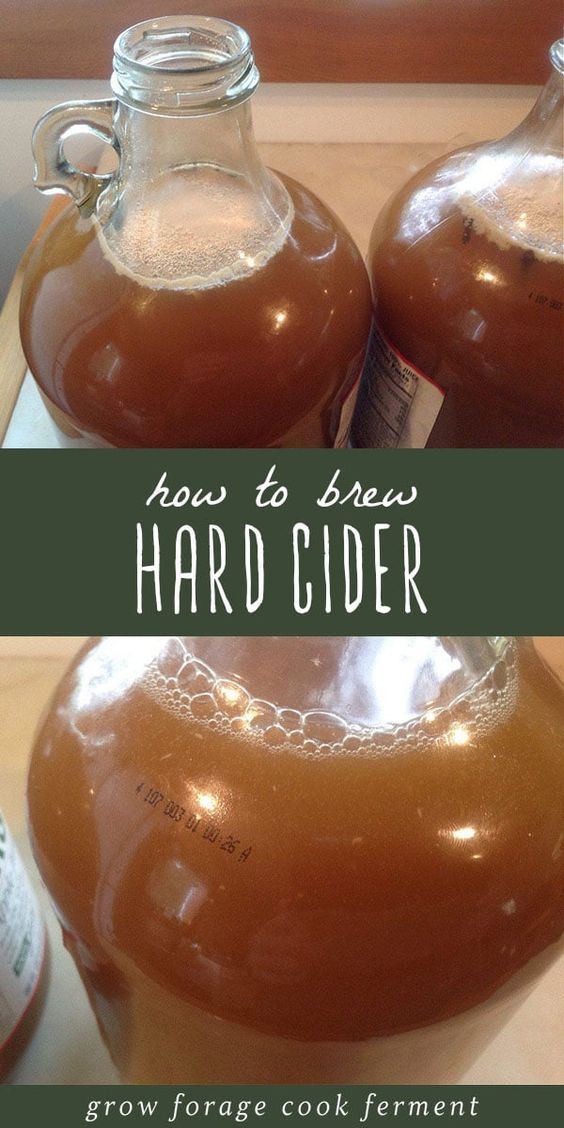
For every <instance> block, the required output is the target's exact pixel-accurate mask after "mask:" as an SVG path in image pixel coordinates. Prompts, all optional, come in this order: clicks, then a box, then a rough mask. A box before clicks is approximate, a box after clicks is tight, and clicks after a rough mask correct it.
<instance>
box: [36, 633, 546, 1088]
mask: <svg viewBox="0 0 564 1128" xmlns="http://www.w3.org/2000/svg"><path fill="white" fill-rule="evenodd" d="M113 641H114V642H115V641H116V640H113ZM196 641H197V649H198V653H199V654H200V657H203V658H204V659H205V662H206V663H207V664H208V665H207V666H205V667H201V666H199V665H198V662H196V663H194V662H193V661H191V660H190V661H189V662H188V663H187V664H185V665H184V666H182V668H181V660H180V659H179V658H178V653H179V651H178V650H177V651H175V650H174V648H172V649H169V650H168V651H167V650H164V651H162V652H161V654H160V655H159V656H158V658H157V659H156V662H155V663H153V666H152V673H151V675H150V676H149V677H146V676H145V675H144V674H143V673H142V672H141V666H139V667H138V670H139V672H136V668H135V667H136V663H139V662H140V655H139V640H131V644H130V651H129V657H128V651H127V648H125V649H124V646H123V644H122V646H121V650H120V652H119V653H117V652H114V656H113V657H112V656H111V651H112V645H113V642H110V643H108V642H107V643H105V644H102V646H101V648H100V647H99V644H93V645H90V646H89V648H88V649H87V651H86V652H85V656H84V657H83V660H82V665H80V666H79V667H78V669H77V670H75V671H71V673H70V674H69V675H68V677H67V679H66V681H65V682H64V683H63V685H62V687H61V689H60V690H59V692H58V695H57V698H56V700H55V703H54V705H53V708H52V710H51V712H50V715H49V716H48V717H47V719H46V721H45V723H44V725H43V728H42V730H41V732H40V733H39V736H38V739H37V742H36V746H35V750H34V755H33V760H32V765H31V772H30V780H29V810H30V819H31V826H32V833H33V839H34V848H35V852H36V857H37V859H38V862H39V865H40V868H41V870H42V873H43V876H44V879H45V881H46V882H47V884H48V886H49V888H50V890H51V893H52V895H53V898H54V901H55V905H56V907H57V909H58V912H59V914H60V916H61V919H62V920H63V921H64V928H65V936H66V941H67V944H68V946H69V948H70V950H71V952H72V953H73V956H74V958H75V960H76V962H77V966H78V968H79V970H80V972H81V975H82V977H83V980H84V982H85V984H86V986H87V989H88V992H89V995H90V998H91V1001H92V1004H93V1007H94V1009H95V1011H96V1013H97V1016H98V1019H99V1022H100V1024H101V1029H102V1032H103V1034H104V1037H105V1039H106V1041H107V1042H108V1044H109V1046H110V1049H111V1052H112V1054H113V1056H114V1059H115V1060H116V1062H117V1064H118V1066H119V1068H120V1071H121V1073H122V1075H123V1076H124V1078H126V1079H127V1080H130V1081H137V1082H162V1083H165V1082H167V1083H173V1082H180V1081H183V1082H185V1081H186V1080H192V1081H198V1082H210V1081H240V1082H243V1081H269V1082H282V1081H300V1082H319V1081H332V1082H345V1081H352V1082H354V1081H358V1080H364V1081H368V1082H370V1081H372V1082H374V1081H380V1082H381V1081H383V1080H389V1079H394V1078H395V1080H396V1081H403V1082H406V1081H409V1080H410V1078H414V1079H415V1080H418V1081H422V1080H427V1081H430V1082H436V1083H438V1082H441V1081H444V1080H446V1079H451V1078H456V1076H457V1070H458V1071H459V1070H460V1063H461V1060H462V1058H463V1056H464V1053H465V1052H466V1051H467V1043H468V1041H469V1040H470V1042H472V1044H474V1043H475V1042H476V1038H477V1037H478V1039H479V1037H480V1036H481V1037H482V1038H483V1033H484V1031H483V1029H482V1027H483V1026H484V1024H485V1026H486V1027H488V1029H490V1028H491V1022H492V1021H494V1025H495V1022H499V1021H500V1020H499V1013H501V1011H500V1006H499V1001H500V998H501V996H502V995H503V991H504V990H505V991H507V990H508V989H509V990H510V993H511V990H512V989H513V987H514V986H515V984H516V983H517V982H518V979H519V977H518V976H517V977H516V973H518V972H519V973H520V975H521V977H523V976H525V978H527V977H531V976H532V975H533V974H536V972H537V971H538V966H537V965H535V963H534V960H533V957H536V958H537V960H541V962H542V961H543V960H545V959H551V958H553V956H554V955H555V953H556V950H557V949H556V947H555V942H556V941H558V940H559V939H560V938H561V935H562V932H563V930H564V852H563V850H562V842H563V835H564V760H563V757H562V733H563V731H564V703H563V696H562V692H561V689H560V687H558V685H557V683H556V682H555V681H554V680H553V679H552V677H551V676H550V675H549V674H548V673H547V671H546V669H545V668H544V667H543V665H542V664H541V663H540V661H539V659H538V658H537V657H536V655H535V654H534V652H533V650H532V647H530V646H529V645H528V644H525V643H523V644H520V645H519V647H518V648H517V654H515V653H514V652H513V651H511V653H508V654H507V655H506V657H505V658H504V659H503V660H502V661H501V662H499V663H497V664H496V665H495V667H494V668H493V670H492V671H490V673H489V674H488V676H487V678H485V679H482V680H481V681H480V682H479V684H476V685H475V686H472V687H471V688H469V689H468V691H467V692H464V693H463V694H462V695H457V696H456V699H455V701H454V703H453V704H451V705H450V706H448V707H443V704H444V694H443V691H442V690H441V692H440V693H439V694H438V695H436V702H437V704H436V706H433V707H432V708H430V709H429V708H427V707H425V712H424V713H421V712H420V713H419V717H418V718H417V717H416V718H415V719H412V720H410V721H409V722H408V723H407V724H406V725H403V726H400V727H396V728H390V727H389V726H388V725H386V724H379V723H378V725H377V727H376V728H375V727H374V724H376V722H377V721H378V722H379V721H380V720H381V716H382V708H384V709H385V708H386V705H385V704H384V706H381V705H377V703H375V701H373V700H372V699H371V693H372V690H371V688H370V687H371V684H372V682H371V676H372V675H371V672H370V671H371V670H373V669H375V668H376V667H375V665H374V663H377V662H378V661H379V654H381V653H383V652H382V650H381V648H380V650H379V649H378V647H377V646H375V640H370V639H356V640H343V639H324V640H310V639H301V640H300V639H297V640H296V639H278V640H276V648H277V656H276V666H277V669H276V675H275V676H274V675H273V673H272V666H273V640H256V639H254V640H250V641H249V642H248V640H245V639H236V640H196ZM150 642H151V644H152V645H154V646H156V645H159V644H158V640H157V642H155V640H150ZM316 646H317V649H316ZM104 647H105V649H104ZM315 662H317V663H318V664H317V665H315ZM417 662H420V666H419V673H418V674H417V678H418V681H417V684H418V686H419V689H418V691H417V692H418V694H419V695H420V694H421V692H424V690H425V685H426V679H427V680H428V679H429V677H430V675H429V673H428V671H429V669H430V666H429V664H428V663H427V657H426V656H424V658H423V659H422V660H420V659H419V658H418V657H417V656H416V657H415V658H414V660H413V668H414V669H415V667H416V665H417ZM210 668H211V670H212V672H213V670H217V669H218V668H219V670H220V673H222V674H227V676H228V678H229V680H228V681H225V680H222V678H217V677H215V675H213V673H212V680H211V681H210V675H209V670H210ZM380 668H383V667H382V664H381V663H380ZM404 668H405V670H406V684H407V680H408V679H409V677H410V676H411V675H410V672H409V671H408V669H407V667H404ZM234 670H239V671H244V682H240V681H235V682H234V681H233V677H232V672H233V671H234ZM281 670H283V681H282V682H281V681H280V674H281ZM202 671H203V672H202ZM328 672H329V675H330V676H329V681H327V674H328ZM318 674H319V684H321V678H323V679H325V680H324V684H325V685H326V686H327V685H328V687H329V688H328V690H327V691H323V694H320V693H317V692H316V689H315V678H316V677H317V676H318ZM240 676H241V677H242V675H240ZM382 676H384V674H382ZM449 676H450V675H449ZM312 678H313V681H312V680H311V679H312ZM275 682H276V683H277V684H276V685H275V684H274V683H275ZM241 684H244V686H245V687H246V688H244V689H241V688H240V686H241ZM306 684H309V685H310V686H312V692H311V693H309V692H308V694H306V693H305V691H304V688H303V687H304V685H306ZM88 687H90V688H88ZM421 687H423V689H421ZM447 690H448V685H447ZM238 694H239V696H238ZM393 694H394V690H393V688H390V687H387V688H386V692H385V694H384V698H383V699H384V700H385V701H391V700H392V695H393ZM447 697H448V693H447ZM313 699H315V701H316V702H317V705H318V709H319V702H320V701H321V704H322V706H323V709H324V710H327V709H331V706H332V705H333V708H334V709H335V710H336V712H337V713H339V709H340V707H341V706H342V705H343V704H344V702H348V717H349V720H348V721H347V720H343V719H342V717H341V719H339V717H335V716H329V717H328V716H327V714H326V713H324V715H323V716H322V715H321V714H320V713H319V712H317V713H316V714H315V715H313V714H311V713H308V712H307V710H308V708H310V707H311V701H312V700H313ZM401 699H402V693H401V691H400V692H399V696H398V690H397V685H396V690H395V700H401ZM272 701H276V702H277V703H278V704H279V705H283V706H285V707H284V709H283V711H282V712H280V711H279V710H278V711H276V710H275V709H274V707H273V705H272ZM426 704H428V700H427V702H426ZM286 706H288V707H286ZM304 710H305V711H304ZM275 714H276V715H275ZM218 718H219V719H218ZM358 718H361V722H362V723H361V727H362V729H363V732H364V735H362V733H361V735H360V736H359V728H358V724H357V719H358ZM371 722H373V723H371ZM159 795H162V797H163V798H161V799H159V798H158V796H159ZM530 961H532V962H530ZM512 977H513V978H512ZM508 981H511V982H510V983H508ZM506 984H508V987H504V985H506ZM512 985H513V987H512ZM500 989H502V990H501V991H500ZM515 990H516V988H515ZM477 1004H480V1005H479V1006H477ZM468 1008H476V1009H474V1010H471V1011H468ZM502 1009H503V1008H502ZM462 1012H468V1013H462ZM494 1012H495V1014H494ZM498 1012H499V1013H498ZM492 1015H493V1020H492ZM451 1016H458V1018H452V1017H451ZM439 1020H450V1021H447V1022H443V1021H439ZM488 1023H489V1026H488ZM428 1024H436V1025H433V1026H429V1025H428ZM421 1028H423V1029H421ZM402 1032H404V1033H402ZM461 1032H462V1033H461ZM490 1033H491V1030H490ZM391 1036H393V1037H391ZM465 1047H466V1048H465ZM482 1048H483V1046H482ZM398 1062H399V1065H398ZM394 1063H395V1064H394Z"/></svg>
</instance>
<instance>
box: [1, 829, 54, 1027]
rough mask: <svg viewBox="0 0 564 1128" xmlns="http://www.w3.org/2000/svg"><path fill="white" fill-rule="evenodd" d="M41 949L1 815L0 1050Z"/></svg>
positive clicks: (26, 995)
mask: <svg viewBox="0 0 564 1128" xmlns="http://www.w3.org/2000/svg"><path fill="white" fill-rule="evenodd" d="M44 948H45V928H44V925H43V921H42V919H41V914H40V911H39V905H38V903H37V899H36V897H35V893H34V892H33V889H32V887H31V884H30V881H29V878H28V876H27V874H26V872H25V869H24V867H23V864H22V861H21V859H20V856H19V854H18V852H17V850H16V847H15V846H14V843H13V840H12V838H11V836H10V833H9V831H8V828H7V826H6V823H5V822H4V820H3V818H2V816H1V815H0V1049H2V1047H3V1046H4V1045H5V1043H6V1042H7V1041H8V1039H9V1038H10V1037H11V1035H12V1034H13V1033H14V1030H15V1029H16V1027H17V1026H18V1024H19V1022H20V1020H21V1019H22V1018H23V1015H24V1014H25V1012H26V1010H27V1008H28V1006H29V1005H30V1003H31V1001H32V999H33V997H34V995H35V992H36V990H37V986H38V984H39V978H40V975H41V967H42V964H43V953H44Z"/></svg>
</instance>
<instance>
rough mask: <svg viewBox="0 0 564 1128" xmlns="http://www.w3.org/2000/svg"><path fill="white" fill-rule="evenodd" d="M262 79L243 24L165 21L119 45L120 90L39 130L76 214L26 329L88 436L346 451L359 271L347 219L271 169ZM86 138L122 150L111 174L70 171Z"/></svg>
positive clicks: (25, 315)
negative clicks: (69, 153)
mask: <svg viewBox="0 0 564 1128" xmlns="http://www.w3.org/2000/svg"><path fill="white" fill-rule="evenodd" d="M257 82H258V71H257V69H256V66H255V64H254V59H253V54H252V50H251V44H250V41H249V38H248V36H247V34H246V33H245V32H244V31H243V30H242V29H241V28H238V27H236V26H235V25H233V24H231V23H228V22H226V21H223V20H218V19H211V18H205V17H193V18H192V17H186V22H185V23H183V22H182V21H180V20H179V19H178V17H166V18H162V19H157V20H151V21H148V22H145V23H141V24H138V25H136V26H135V27H132V28H129V29H128V30H127V31H125V32H124V33H123V34H122V35H121V36H120V37H119V38H118V40H117V42H116V44H115V55H114V70H113V77H112V88H113V92H114V95H115V98H114V99H113V100H111V99H110V100H106V101H100V102H83V103H78V104H77V105H63V106H59V107H56V108H55V109H53V110H51V111H50V112H49V113H47V114H46V115H45V117H44V118H42V119H41V121H40V122H39V123H38V125H37V126H36V130H35V134H34V151H35V159H36V175H35V183H36V185H37V187H38V188H39V189H40V190H41V191H44V192H66V193H67V194H68V195H70V196H72V198H73V199H74V202H75V204H76V207H69V208H66V209H65V210H64V212H63V213H62V214H61V215H60V217H59V218H58V220H56V221H55V223H54V224H53V225H52V226H51V227H50V228H49V229H48V231H47V232H46V234H45V235H44V237H43V239H42V240H41V242H40V244H39V245H38V247H37V248H36V250H35V251H34V253H33V255H32V257H31V260H30V262H29V265H28V269H27V274H26V278H25V282H24V287H23V295H22V302H21V336H22V342H23V347H24V352H25V354H26V357H27V360H28V363H29V367H30V369H31V371H32V373H33V375H34V377H35V379H36V381H37V383H38V384H39V388H40V390H41V392H42V393H43V396H44V398H45V402H46V404H47V407H48V408H49V410H50V411H51V414H52V415H53V417H54V418H55V419H56V421H57V422H58V424H59V426H60V428H61V429H62V430H63V431H64V432H65V433H66V435H67V436H68V437H69V438H73V437H74V438H76V439H77V440H80V441H81V445H100V446H104V445H109V446H121V447H268V446H279V447H280V446H288V447H292V446H294V447H295V446H320V447H322V446H332V445H333V444H334V443H335V442H336V441H337V440H338V441H339V442H342V439H343V435H344V434H345V432H346V429H347V424H348V421H349V418H350V411H351V406H352V403H351V396H352V395H353V394H354V393H353V389H355V386H356V382H357V379H358V376H359V374H360V370H361V368H362V363H363V360H364V354H365V352H366V345H367V341H368V336H369V331H370V321H371V308H370V306H371V302H370V286H369V282H368V276H367V273H366V268H365V266H364V263H363V261H362V258H361V256H360V253H359V251H358V250H357V248H356V246H355V244H354V242H353V241H352V239H351V237H350V236H349V234H348V233H347V231H346V230H345V229H344V227H343V226H342V224H341V223H340V221H339V220H338V219H337V218H336V216H334V215H333V213H332V212H331V211H330V210H329V209H328V208H326V207H325V206H324V204H323V203H322V202H321V201H320V200H318V199H317V198H316V197H315V196H314V195H312V193H311V192H309V191H308V190H307V189H306V188H304V187H303V186H302V185H301V184H298V183H297V182H296V181H294V180H291V179H289V178H287V177H285V176H280V175H276V174H274V173H273V172H271V171H269V170H268V169H266V168H265V166H264V165H263V163H262V161H261V159H260V156H259V153H258V150H257V147H256V144H255V141H254V136H253V129H252V121H251V109H250V103H249V98H250V96H251V94H252V93H253V91H254V90H255V88H256V86H257ZM80 129H82V130H87V131H90V132H92V133H94V134H97V135H98V136H100V137H102V138H104V139H105V140H106V141H108V142H110V144H111V145H113V147H114V149H115V150H116V152H117V153H118V156H119V163H118V168H117V170H116V171H115V172H113V173H111V174H101V173H99V172H98V173H89V172H85V171H82V170H80V169H77V168H74V167H73V166H72V165H71V164H70V163H69V161H68V160H67V159H66V157H65V154H64V149H63V146H64V140H65V137H66V136H67V135H68V134H69V133H76V132H77V130H80ZM343 413H344V414H343ZM341 422H342V428H341ZM340 428H341V432H340V435H339V431H340Z"/></svg>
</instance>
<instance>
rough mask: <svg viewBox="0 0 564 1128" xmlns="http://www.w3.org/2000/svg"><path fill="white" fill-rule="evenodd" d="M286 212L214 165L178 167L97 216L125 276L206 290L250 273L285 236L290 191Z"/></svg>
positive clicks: (103, 240) (108, 250) (155, 285)
mask: <svg viewBox="0 0 564 1128" xmlns="http://www.w3.org/2000/svg"><path fill="white" fill-rule="evenodd" d="M285 195H286V197H287V207H286V213H285V214H284V215H282V217H280V216H279V215H277V214H276V212H275V211H274V209H273V208H272V207H271V206H270V205H269V203H268V200H267V199H265V198H263V197H262V195H260V194H258V195H257V193H256V192H255V190H254V189H253V187H252V186H251V185H250V184H249V183H248V181H247V180H246V179H245V178H244V177H242V176H239V175H235V174H233V173H229V172H226V171H225V170H224V169H221V168H216V167H215V166H213V165H193V166H190V167H187V168H182V169H176V170H174V172H169V173H168V174H167V175H165V176H162V177H159V178H158V179H157V180H156V181H155V182H152V181H150V182H149V183H147V184H146V185H144V186H143V188H142V189H139V190H138V191H137V193H136V194H135V196H133V195H132V197H131V198H129V197H128V195H127V194H124V197H123V199H122V200H121V201H120V203H119V204H118V205H117V207H116V208H115V210H114V211H113V212H112V213H111V217H110V218H109V219H108V221H107V222H106V223H103V224H100V223H99V222H98V221H97V220H95V221H94V222H95V226H96V233H97V236H98V240H99V242H100V245H101V248H102V251H103V254H104V256H105V258H106V259H108V260H109V261H110V262H111V264H112V266H113V267H114V269H115V270H116V272H117V273H118V274H124V275H127V276H128V277H129V278H131V279H133V281H135V282H138V283H139V284H140V285H143V286H149V287H150V288H152V289H170V290H202V289H209V288H210V287H215V286H220V285H223V284H225V283H228V282H234V281H236V280H237V279H239V278H246V277H249V276H250V275H252V274H254V273H255V271H257V270H259V269H260V268H261V267H263V266H265V265H266V263H267V262H268V261H269V259H271V258H272V257H273V255H275V254H276V253H277V252H278V251H279V250H280V249H281V247H282V246H283V244H284V242H285V241H286V238H287V235H288V232H289V229H290V227H291V224H292V220H293V217H294V208H293V204H292V201H291V199H290V196H289V195H288V193H285Z"/></svg>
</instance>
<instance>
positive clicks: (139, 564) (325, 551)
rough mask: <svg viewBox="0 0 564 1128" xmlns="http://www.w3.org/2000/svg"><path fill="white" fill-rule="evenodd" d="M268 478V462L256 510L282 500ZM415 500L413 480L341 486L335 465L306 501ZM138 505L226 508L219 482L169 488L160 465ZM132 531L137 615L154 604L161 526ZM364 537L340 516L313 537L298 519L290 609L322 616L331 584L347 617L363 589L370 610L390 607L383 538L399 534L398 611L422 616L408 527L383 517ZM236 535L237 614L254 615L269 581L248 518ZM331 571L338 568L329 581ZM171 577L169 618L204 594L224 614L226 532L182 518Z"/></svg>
mask: <svg viewBox="0 0 564 1128" xmlns="http://www.w3.org/2000/svg"><path fill="white" fill-rule="evenodd" d="M275 475H276V465H274V466H271V467H270V470H269V471H268V474H267V475H266V477H265V478H264V480H263V481H262V482H261V483H260V484H259V485H257V486H256V487H255V498H254V505H255V507H256V509H257V510H258V511H264V510H266V509H277V510H281V509H282V508H283V507H284V505H285V504H286V502H287V501H288V497H289V490H288V487H287V486H285V485H283V484H281V483H280V482H279V481H278V480H277V479H276V476H275ZM416 498H417V489H416V487H415V486H411V487H410V488H409V490H408V491H406V492H405V493H404V492H402V491H401V490H394V489H388V490H387V491H386V492H383V493H382V495H381V496H380V491H379V488H378V487H376V486H369V487H364V486H363V485H361V483H360V482H358V481H355V482H354V483H353V484H352V485H344V484H343V482H342V474H341V470H336V471H335V472H334V474H333V476H332V478H331V480H330V482H329V483H328V485H327V486H326V487H325V489H324V490H323V492H322V493H320V494H319V496H317V497H316V498H315V505H316V507H318V508H319V509H322V510H328V509H334V508H336V507H343V508H344V507H347V508H352V509H375V508H381V509H383V510H387V509H391V508H392V507H393V506H397V507H401V506H408V505H411V504H412V503H413V502H414V501H415V500H416ZM145 505H146V507H147V508H157V507H160V508H162V509H171V508H173V509H184V508H192V509H194V510H198V509H201V508H203V507H205V508H210V509H212V508H215V507H219V506H222V505H229V496H228V490H227V488H226V487H225V486H223V485H222V486H219V487H216V489H215V490H210V489H205V488H197V489H191V488H190V487H188V486H186V485H183V486H181V487H180V488H178V489H176V490H174V488H172V487H171V486H170V485H169V483H168V479H167V472H166V471H165V472H164V473H163V474H162V475H161V478H160V480H159V481H158V483H157V485H156V486H155V488H154V489H153V490H152V492H151V493H150V494H149V496H148V497H147V499H146V501H145ZM136 531H137V554H136V592H137V612H138V614H140V615H141V614H143V612H144V611H149V610H151V611H154V610H156V611H162V610H163V595H162V590H163V585H162V579H163V576H162V567H163V564H162V554H161V530H160V528H159V525H158V523H157V522H156V521H153V522H152V524H151V525H150V526H144V524H143V522H141V521H138V522H137V530H136ZM370 534H371V535H370V543H369V544H367V542H366V533H365V536H364V537H363V536H362V535H361V532H360V531H359V529H358V528H357V527H356V526H355V525H352V524H349V523H347V522H344V523H343V524H342V525H339V526H338V528H335V527H331V526H330V525H329V524H323V525H322V526H321V528H320V529H318V530H316V536H315V537H314V536H313V535H312V530H311V528H310V526H309V525H308V524H306V523H305V522H303V521H297V522H295V523H294V524H292V525H291V527H290V538H291V568H292V606H293V610H294V611H295V612H296V613H297V614H299V615H307V614H308V612H310V611H311V610H312V608H313V607H314V606H315V607H319V608H320V609H322V610H323V611H324V612H325V613H327V614H330V613H331V611H332V610H333V606H334V600H335V588H336V587H338V591H339V598H342V601H343V607H344V610H345V612H347V613H349V614H352V613H353V612H354V611H356V610H357V609H358V608H359V607H360V605H361V604H362V602H363V599H366V598H367V592H368V591H370V603H371V606H372V609H373V610H374V611H376V613H377V614H379V615H385V614H387V613H388V612H389V611H391V607H390V606H389V604H387V603H386V602H384V600H385V592H384V587H385V576H386V573H388V572H389V567H388V566H387V565H386V564H385V563H384V559H385V549H386V544H387V538H388V537H394V536H395V537H397V536H399V537H401V546H400V547H401V559H402V562H403V575H402V591H403V609H404V611H405V613H406V614H411V613H412V611H413V610H416V611H419V612H421V613H423V614H426V612H427V607H426V605H425V603H424V600H423V598H422V595H421V592H420V591H419V588H418V586H417V583H416V577H417V575H418V573H419V570H420V567H421V543H420V538H419V533H418V531H417V529H416V528H415V527H414V526H413V525H410V524H401V525H397V526H392V525H391V524H390V523H387V522H376V523H374V525H373V526H372V527H371V530H370ZM231 535H233V534H231ZM240 535H241V537H242V540H243V550H244V596H243V593H241V594H242V599H243V598H244V607H245V610H246V612H247V613H248V614H249V615H253V614H254V613H255V612H256V611H257V610H258V609H259V608H260V607H261V606H262V605H263V602H264V599H265V592H266V586H267V584H268V578H269V568H268V563H267V561H266V559H265V543H264V536H263V533H262V532H261V529H260V528H259V527H258V525H256V524H250V523H245V524H243V525H242V527H241V531H240ZM167 536H168V534H167ZM316 554H317V557H318V561H317V563H318V565H319V564H321V567H319V566H318V567H317V570H316V574H317V577H318V578H317V581H316V582H314V581H313V580H312V579H311V578H310V577H311V574H312V571H315V569H314V568H312V562H313V561H314V557H315V556H316ZM337 561H338V565H337ZM337 568H338V569H339V570H340V575H339V579H338V581H337V580H336V573H337ZM308 573H309V575H308ZM202 574H203V576H204V577H205V588H204V584H203V582H202ZM173 580H174V584H173V590H172V608H171V609H172V610H173V612H174V614H175V615H180V614H182V613H183V612H188V611H189V612H190V614H192V615H195V614H197V613H198V611H201V610H202V606H201V603H202V592H203V590H205V602H206V610H209V611H210V612H211V613H212V614H216V613H218V612H221V613H226V614H229V615H230V614H232V613H233V603H232V598H233V596H232V593H231V597H230V595H229V594H228V591H227V590H226V587H229V561H228V536H227V535H226V533H225V530H224V528H223V527H222V526H221V525H219V524H216V523H212V522H210V523H209V524H208V525H207V526H206V527H205V528H203V529H202V528H199V529H196V528H195V527H194V526H193V525H190V524H182V525H180V526H179V527H178V528H177V529H176V531H175V534H174V573H173ZM167 590H168V587H167ZM198 600H200V604H199V602H198Z"/></svg>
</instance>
